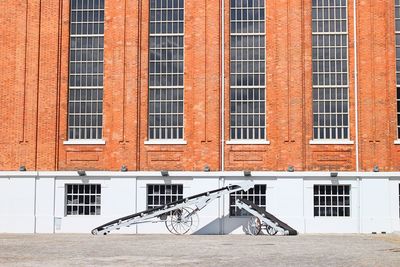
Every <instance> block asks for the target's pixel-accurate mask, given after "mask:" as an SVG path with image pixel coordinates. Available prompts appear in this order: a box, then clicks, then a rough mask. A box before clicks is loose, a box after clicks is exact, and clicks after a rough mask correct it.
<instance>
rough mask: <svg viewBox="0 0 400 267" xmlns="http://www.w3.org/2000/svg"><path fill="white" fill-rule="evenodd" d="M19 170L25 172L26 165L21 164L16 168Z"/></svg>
mask: <svg viewBox="0 0 400 267" xmlns="http://www.w3.org/2000/svg"><path fill="white" fill-rule="evenodd" d="M18 170H19V171H20V172H26V167H25V166H24V165H22V166H19V169H18Z"/></svg>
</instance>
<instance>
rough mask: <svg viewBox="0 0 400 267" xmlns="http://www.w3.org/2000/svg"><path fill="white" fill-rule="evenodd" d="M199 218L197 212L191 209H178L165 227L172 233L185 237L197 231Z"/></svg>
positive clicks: (166, 222)
mask: <svg viewBox="0 0 400 267" xmlns="http://www.w3.org/2000/svg"><path fill="white" fill-rule="evenodd" d="M198 224H199V217H198V215H197V212H196V211H194V210H193V209H191V208H181V209H176V210H174V211H173V212H172V214H171V215H170V218H169V219H168V220H166V221H165V226H166V227H167V229H168V231H170V233H172V234H175V235H184V234H187V233H190V232H193V231H195V230H196V229H197V226H198Z"/></svg>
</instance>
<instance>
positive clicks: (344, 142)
mask: <svg viewBox="0 0 400 267" xmlns="http://www.w3.org/2000/svg"><path fill="white" fill-rule="evenodd" d="M310 145H354V141H351V140H310Z"/></svg>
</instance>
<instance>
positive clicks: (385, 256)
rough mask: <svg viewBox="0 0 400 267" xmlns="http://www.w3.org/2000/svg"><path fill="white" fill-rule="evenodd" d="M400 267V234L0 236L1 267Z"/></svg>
mask: <svg viewBox="0 0 400 267" xmlns="http://www.w3.org/2000/svg"><path fill="white" fill-rule="evenodd" d="M248 264H250V265H251V266H321V265H323V266H385V267H386V266H396V267H398V266H400V235H396V234H391V235H299V236H273V237H271V236H256V237H253V236H245V235H225V236H196V235H193V236H173V235H108V236H91V235H72V234H70V235H60V234H55V235H39V234H37V235H11V234H2V235H0V266H106V265H110V266H172V265H181V266H195V265H197V266H246V265H248Z"/></svg>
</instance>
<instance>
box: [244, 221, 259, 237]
mask: <svg viewBox="0 0 400 267" xmlns="http://www.w3.org/2000/svg"><path fill="white" fill-rule="evenodd" d="M246 230H247V234H249V235H258V234H259V233H260V232H261V221H260V219H259V218H257V217H255V216H252V217H251V218H250V220H249V221H248V222H247V229H246Z"/></svg>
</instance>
